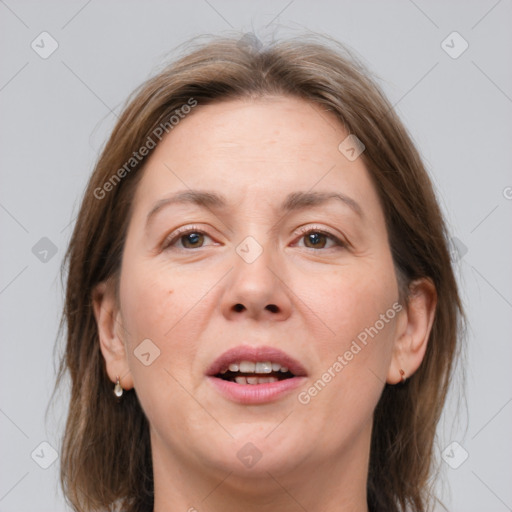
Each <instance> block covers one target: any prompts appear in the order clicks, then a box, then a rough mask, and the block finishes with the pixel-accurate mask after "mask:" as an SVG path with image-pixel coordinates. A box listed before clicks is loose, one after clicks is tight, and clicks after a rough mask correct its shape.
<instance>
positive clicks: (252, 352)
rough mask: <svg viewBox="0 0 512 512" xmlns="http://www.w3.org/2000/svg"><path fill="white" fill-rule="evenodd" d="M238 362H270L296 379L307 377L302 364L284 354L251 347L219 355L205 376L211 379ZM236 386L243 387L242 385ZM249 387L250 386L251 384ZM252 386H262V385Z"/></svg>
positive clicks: (244, 346)
mask: <svg viewBox="0 0 512 512" xmlns="http://www.w3.org/2000/svg"><path fill="white" fill-rule="evenodd" d="M239 361H251V362H253V363H257V362H258V361H272V362H273V363H279V364H280V365H281V366H286V367H287V368H288V369H289V370H290V371H291V372H292V373H293V374H294V375H295V376H297V377H304V376H306V375H307V372H306V370H305V369H304V367H303V366H302V364H301V363H299V361H297V360H296V359H294V358H293V357H292V356H290V355H288V354H287V353H286V352H283V351H282V350H280V349H278V348H273V347H266V346H260V347H252V346H249V345H240V346H238V347H234V348H231V349H229V350H226V352H224V353H223V354H221V355H220V356H219V357H218V358H217V359H215V361H214V362H213V363H212V364H211V365H210V367H209V368H208V370H206V375H208V376H212V377H213V376H214V375H217V374H218V373H220V372H221V371H222V370H223V369H224V368H227V367H228V366H229V365H230V363H237V362H239ZM238 385H239V386H240V385H242V386H243V384H238ZM249 385H250V386H252V385H253V384H249ZM254 385H255V386H263V384H254Z"/></svg>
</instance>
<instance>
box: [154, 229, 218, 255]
mask: <svg viewBox="0 0 512 512" xmlns="http://www.w3.org/2000/svg"><path fill="white" fill-rule="evenodd" d="M205 237H206V238H210V237H209V236H208V235H207V234H206V233H205V232H204V231H202V230H200V229H197V228H195V227H189V228H183V229H179V230H178V231H174V232H173V233H171V234H170V235H169V236H168V237H167V238H166V239H165V241H164V243H163V249H164V250H168V249H171V248H172V247H173V246H175V245H176V244H177V243H178V242H180V243H181V247H177V248H178V249H200V248H201V247H202V246H203V243H204V239H205ZM210 240H211V238H210Z"/></svg>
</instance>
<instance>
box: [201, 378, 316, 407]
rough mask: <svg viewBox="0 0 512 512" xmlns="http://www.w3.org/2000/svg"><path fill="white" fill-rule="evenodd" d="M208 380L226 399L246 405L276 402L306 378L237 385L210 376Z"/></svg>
mask: <svg viewBox="0 0 512 512" xmlns="http://www.w3.org/2000/svg"><path fill="white" fill-rule="evenodd" d="M208 380H209V381H210V382H211V383H212V385H213V386H215V389H217V390H218V391H220V393H221V394H222V395H223V396H225V397H226V398H227V399H229V400H232V401H233V402H238V403H240V404H244V405H247V404H264V403H267V402H273V401H275V400H278V399H279V398H281V397H282V396H284V395H285V394H286V393H289V392H290V391H292V390H294V389H296V388H297V387H298V386H300V385H301V384H302V383H303V382H304V381H305V380H306V377H292V378H290V379H285V380H279V381H276V382H266V383H264V384H237V383H236V382H231V381H228V380H224V379H219V378H218V377H211V376H210V377H208Z"/></svg>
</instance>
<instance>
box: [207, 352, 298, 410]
mask: <svg viewBox="0 0 512 512" xmlns="http://www.w3.org/2000/svg"><path fill="white" fill-rule="evenodd" d="M238 361H251V362H254V363H256V362H258V361H272V362H273V363H279V364H280V365H281V366H286V367H287V368H288V369H289V371H290V372H292V373H293V375H294V376H293V377H291V378H289V379H285V380H280V381H277V382H266V383H264V384H237V383H236V382H230V381H227V380H223V379H220V378H218V377H215V375H217V374H218V373H220V372H221V371H222V370H223V369H224V368H226V367H228V366H229V364H230V363H233V362H238ZM206 376H207V378H208V381H209V382H210V383H211V384H212V386H213V387H214V388H215V389H216V390H217V391H219V392H220V393H221V394H222V395H223V396H224V397H225V398H227V399H229V400H232V401H234V402H238V403H240V404H246V405H248V404H262V403H267V402H272V401H275V400H278V399H279V398H281V397H282V396H284V395H285V394H287V393H289V392H291V391H292V390H293V389H295V388H297V387H298V386H300V385H301V384H302V383H303V382H304V381H305V380H306V377H307V372H306V370H305V368H304V366H302V364H301V363H300V362H299V361H297V360H296V359H294V358H293V357H292V356H290V355H288V354H286V353H285V352H283V351H282V350H280V349H278V348H273V347H267V346H259V347H253V346H248V345H241V346H238V347H234V348H232V349H230V350H227V351H226V352H224V353H223V354H222V355H220V356H219V357H218V358H217V359H216V360H215V361H214V362H213V363H212V364H211V365H210V367H209V368H208V370H207V371H206Z"/></svg>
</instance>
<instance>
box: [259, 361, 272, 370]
mask: <svg viewBox="0 0 512 512" xmlns="http://www.w3.org/2000/svg"><path fill="white" fill-rule="evenodd" d="M256 373H272V363H271V362H270V361H266V362H264V363H256Z"/></svg>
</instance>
